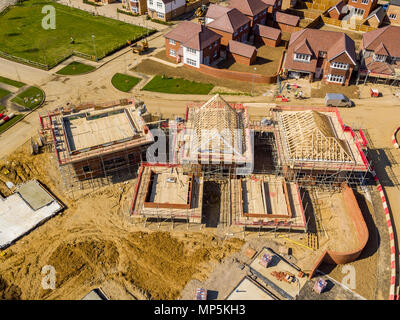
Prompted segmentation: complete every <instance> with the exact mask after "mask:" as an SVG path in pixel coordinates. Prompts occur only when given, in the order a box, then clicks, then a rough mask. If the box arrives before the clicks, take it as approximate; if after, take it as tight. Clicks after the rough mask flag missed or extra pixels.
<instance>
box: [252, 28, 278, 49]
mask: <svg viewBox="0 0 400 320" xmlns="http://www.w3.org/2000/svg"><path fill="white" fill-rule="evenodd" d="M253 33H254V37H255V38H254V40H255V42H256V43H262V44H264V45H267V46H269V47H277V46H279V44H280V42H281V36H282V32H281V30H279V29H275V28H271V27H268V26H262V25H260V24H256V25H255V26H254V28H253Z"/></svg>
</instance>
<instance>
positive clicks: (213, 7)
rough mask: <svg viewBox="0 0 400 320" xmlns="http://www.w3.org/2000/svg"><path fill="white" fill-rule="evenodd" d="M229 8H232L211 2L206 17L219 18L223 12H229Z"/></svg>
mask: <svg viewBox="0 0 400 320" xmlns="http://www.w3.org/2000/svg"><path fill="white" fill-rule="evenodd" d="M229 10H231V9H230V8H228V7H223V6H219V5H217V4H213V3H211V4H210V6H209V7H208V9H207V13H206V18H211V19H214V20H215V19H217V18H219V17H220V16H222V15H223V14H225V13H227V12H228V11H229Z"/></svg>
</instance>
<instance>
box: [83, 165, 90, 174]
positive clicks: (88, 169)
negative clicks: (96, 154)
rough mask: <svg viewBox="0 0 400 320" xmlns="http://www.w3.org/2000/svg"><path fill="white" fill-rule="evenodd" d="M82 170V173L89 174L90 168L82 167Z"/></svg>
mask: <svg viewBox="0 0 400 320" xmlns="http://www.w3.org/2000/svg"><path fill="white" fill-rule="evenodd" d="M82 169H83V172H84V173H88V172H90V167H89V166H84V167H83V168H82Z"/></svg>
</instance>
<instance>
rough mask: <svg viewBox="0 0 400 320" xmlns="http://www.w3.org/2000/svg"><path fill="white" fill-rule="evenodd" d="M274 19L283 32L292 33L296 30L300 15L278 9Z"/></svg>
mask: <svg viewBox="0 0 400 320" xmlns="http://www.w3.org/2000/svg"><path fill="white" fill-rule="evenodd" d="M274 21H275V27H276V28H278V29H280V30H281V31H282V32H290V33H292V32H294V31H296V27H297V26H298V25H299V22H300V17H298V16H295V15H292V14H287V13H284V12H279V11H278V12H275V15H274Z"/></svg>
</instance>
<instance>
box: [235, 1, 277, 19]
mask: <svg viewBox="0 0 400 320" xmlns="http://www.w3.org/2000/svg"><path fill="white" fill-rule="evenodd" d="M229 5H230V7H231V8H236V9H238V10H239V11H240V12H241V13H243V14H245V15H247V16H255V15H256V14H259V13H261V12H262V11H264V10H266V9H268V7H269V5H267V4H266V3H264V2H263V1H261V0H231V1H230V3H229Z"/></svg>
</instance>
